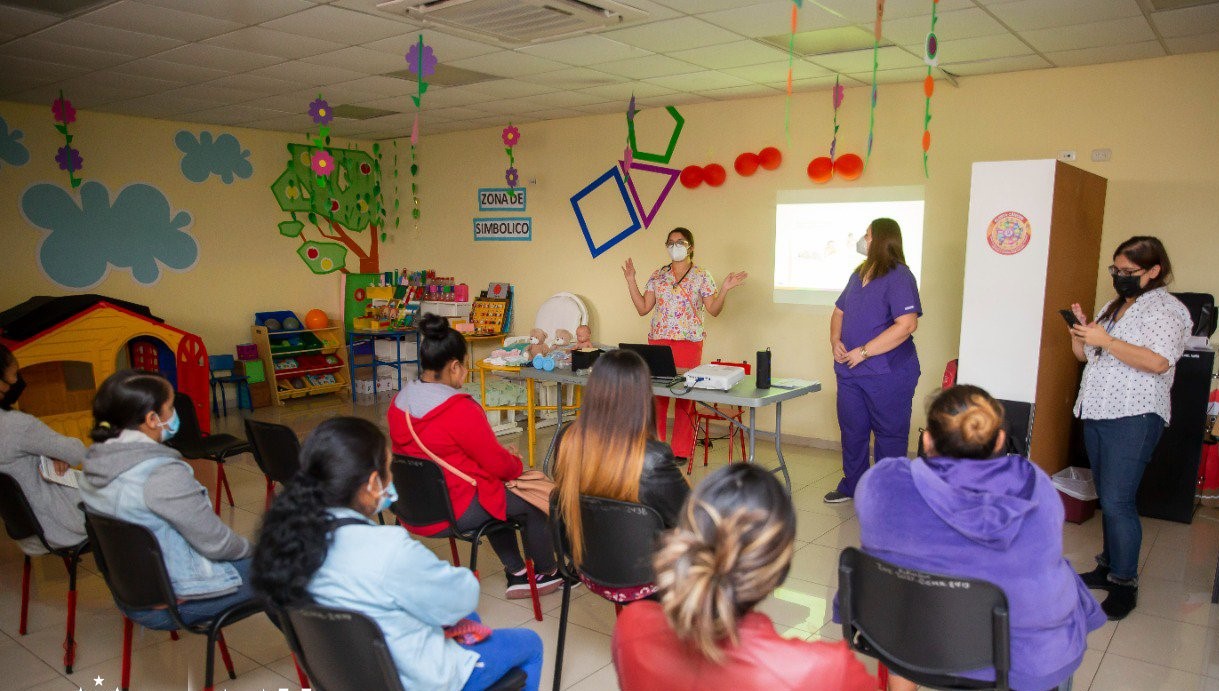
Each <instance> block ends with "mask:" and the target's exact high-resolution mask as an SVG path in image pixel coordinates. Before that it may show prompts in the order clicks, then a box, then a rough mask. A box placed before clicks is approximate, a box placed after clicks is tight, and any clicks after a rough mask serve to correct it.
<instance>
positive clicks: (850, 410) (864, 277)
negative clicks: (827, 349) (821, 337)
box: [825, 218, 923, 504]
mask: <svg viewBox="0 0 1219 691" xmlns="http://www.w3.org/2000/svg"><path fill="white" fill-rule="evenodd" d="M856 249H857V250H858V251H859V253H860V254H863V255H865V256H866V257H867V259H865V260H864V262H863V263H862V264H860V265H859V268H858V269H857V270H856V271H855V273H853V274H851V278H850V280H848V281H847V287H846V288H845V289H843V291H842V295H839V296H838V301H837V302H835V303H834V315H833V316H832V317H831V318H830V345H831V347H832V348H833V352H834V374H835V376H836V378H837V380H838V426H839V428H840V429H841V430H842V473H843V476H844V477H843V479H842V481H841V482H839V483H838V488H837V489H835V490H833V491H832V492H829V493H828V494H826V495H825V501H826V503H829V504H837V503H839V502H844V501H848V500H850V499H851V498H852V497H853V496H854V495H855V484H856V483H858V482H859V478H860V477H862V476H863V473H864V471H865V470H867V469H868V465H869V464H868V442H869V441H870V439H871V437H872V435H876V442H875V445H874V450H875V455H876V460H880V459H882V458H891V457H897V456H905V455H906V449H907V441H908V438H909V436H910V406H911V403H912V401H913V400H914V387H915V385H917V384H918V378H919V375H920V374H922V371H921V370H920V369H919V364H918V354H917V353H916V352H915V350H914V341H913V340H911V338H910V337H911V335H912V334H914V330H915V329H917V328H918V318H919V317H920V316H922V314H923V306H922V303H921V302H919V297H918V286H917V285H916V284H915V281H914V274H913V273H911V272H910V267H908V266H906V256H905V254H903V253H902V230H901V228H900V227H899V226H898V225H897V221H894V220H893V219H891V218H878V219H876V220H875V221H872V224H871V225H869V226H868V231H867V233H866V234H865V235H864V237H862V238H860V240H859V244H858V245H857V246H856Z"/></svg>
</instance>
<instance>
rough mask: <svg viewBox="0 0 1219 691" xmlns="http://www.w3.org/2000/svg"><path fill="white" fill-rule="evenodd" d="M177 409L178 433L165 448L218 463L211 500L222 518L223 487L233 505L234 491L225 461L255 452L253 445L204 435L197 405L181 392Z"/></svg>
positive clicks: (176, 394) (176, 395)
mask: <svg viewBox="0 0 1219 691" xmlns="http://www.w3.org/2000/svg"><path fill="white" fill-rule="evenodd" d="M174 410H176V411H178V420H179V422H180V426H179V428H178V433H177V434H175V435H174V436H173V438H172V439H170V440H169V441H167V442H165V445H166V446H168V447H170V448H173V449H177V450H178V451H179V452H180V453H181V454H182V455H183V456H184V457H186V458H206V459H208V460H211V461H215V462H216V494H215V495H214V496H213V497H212V504H213V506H212V508H213V509H214V510H215V511H216V515H217V516H219V515H220V490H221V489H222V488H223V489H224V492H225V494H226V495H227V496H228V499H229V506H234V503H233V490H232V489H231V488H230V487H229V480H228V478H227V477H225V475H224V462H225V460H227V459H228V458H229V457H230V456H236V455H237V454H239V453H248V452H251V451H253V447H251V446H250V443H249V442H247V441H246V440H244V439H238V438H237V437H234V436H233V435H231V434H209V435H207V436H204V435H203V429H202V428H201V427H199V416H198V415H196V414H195V403H194V401H192V400H191V399H190V396H187V395H186V394H184V393H182V392H181V391H175V392H174Z"/></svg>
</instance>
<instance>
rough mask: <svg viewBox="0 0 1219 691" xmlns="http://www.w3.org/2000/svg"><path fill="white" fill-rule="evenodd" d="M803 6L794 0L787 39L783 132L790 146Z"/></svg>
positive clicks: (802, 0) (800, 2)
mask: <svg viewBox="0 0 1219 691" xmlns="http://www.w3.org/2000/svg"><path fill="white" fill-rule="evenodd" d="M801 7H804V0H792V29H791V35H790V36H789V37H788V39H787V102H786V103H785V104H784V106H783V133H784V134H785V135H787V145H788V146H791V143H792V132H791V124H792V66H793V65H795V63H796V23H797V21H798V20H799V14H800V8H801Z"/></svg>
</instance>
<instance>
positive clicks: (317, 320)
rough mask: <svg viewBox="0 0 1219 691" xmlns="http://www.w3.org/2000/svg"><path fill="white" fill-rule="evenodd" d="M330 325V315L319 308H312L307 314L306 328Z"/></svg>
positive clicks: (319, 327)
mask: <svg viewBox="0 0 1219 691" xmlns="http://www.w3.org/2000/svg"><path fill="white" fill-rule="evenodd" d="M327 326H330V317H327V316H326V313H325V312H323V311H321V310H319V309H311V310H309V312H308V313H307V314H306V315H305V328H309V329H324V328H326V327H327Z"/></svg>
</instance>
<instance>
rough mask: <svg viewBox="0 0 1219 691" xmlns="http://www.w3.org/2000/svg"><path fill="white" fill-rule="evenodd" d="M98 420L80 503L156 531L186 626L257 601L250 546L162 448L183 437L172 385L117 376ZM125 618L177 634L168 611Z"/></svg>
mask: <svg viewBox="0 0 1219 691" xmlns="http://www.w3.org/2000/svg"><path fill="white" fill-rule="evenodd" d="M93 418H94V423H95V425H96V426H95V427H94V428H93V432H92V435H91V436H92V437H93V441H94V442H95V443H94V444H93V446H91V447H89V451H88V452H87V453H86V454H85V467H84V476H83V477H82V478H81V482H80V494H81V498H83V499H84V501H85V505H86V506H87V507H88V508H89V510H90V511H93V512H96V513H99V514H102V515H106V516H112V517H114V518H119V519H122V520H125V521H130V522H132V523H138V524H140V525H142V526H145V527H146V528H148V529H149V530H151V531H152V533H153V535H155V536H156V538H157V542H158V544H159V545H160V547H161V553H162V555H163V556H164V559H165V569H166V571H168V572H169V579H170V581H171V582H172V583H173V587H174V593H175V594H176V595H177V596H178V599H179V604H178V612H179V614H181V615H182V619H183V621H184V622H185V623H186V624H194V623H197V622H201V621H206V620H207V619H210V618H212V617H214V616H215V615H216V614H218V613H220V612H221V611H223V610H224V609H227V608H228V607H230V606H232V605H233V604H236V603H238V602H243V601H245V600H248V599H250V598H251V597H253V589H252V588H251V587H250V583H249V580H250V579H249V572H250V555H251V551H252V550H251V547H250V543H249V542H248V541H247V540H246V539H245V538H243V537H241V536H240V535H238V534H237V533H235V532H233V530H232V529H231V528H229V527H228V526H227V525H225V524H224V523H222V522H221V521H220V517H219V516H217V515H216V514H215V513H213V512H212V506H211V503H210V502H209V501H208V499H207V490H205V489H204V488H203V485H200V484H199V482H198V481H196V480H195V475H194V472H193V471H192V470H191V467H190V466H189V465H187V464H186V462H185V461H183V460H182V455H181V454H179V453H178V452H177V451H175V450H173V449H171V448H169V447H168V446H165V445H164V444H163V442H165V441H166V440H168V439H169V438H170V437H172V436H173V435H174V434H175V433H176V432H177V431H178V414H177V412H176V411H175V410H174V392H173V389H172V388H171V387H170V384H169V382H168V381H166V380H165V378H164V377H162V376H160V375H158V374H152V373H149V372H137V371H135V370H123V371H121V372H116V373H114V374H113V375H111V376H110V377H109V378H107V379H106V381H104V382H102V385H101V388H99V389H98V391H97V396H96V397H95V398H94V399H93ZM124 614H126V615H127V618H129V619H131V620H132V621H134V622H135V623H137V624H140V625H141V626H145V627H147V628H150V629H172V628H174V625H173V622H172V621H171V620H170V618H169V615H168V614H167V613H166V612H165V610H158V609H153V610H140V611H130V612H124Z"/></svg>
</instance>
